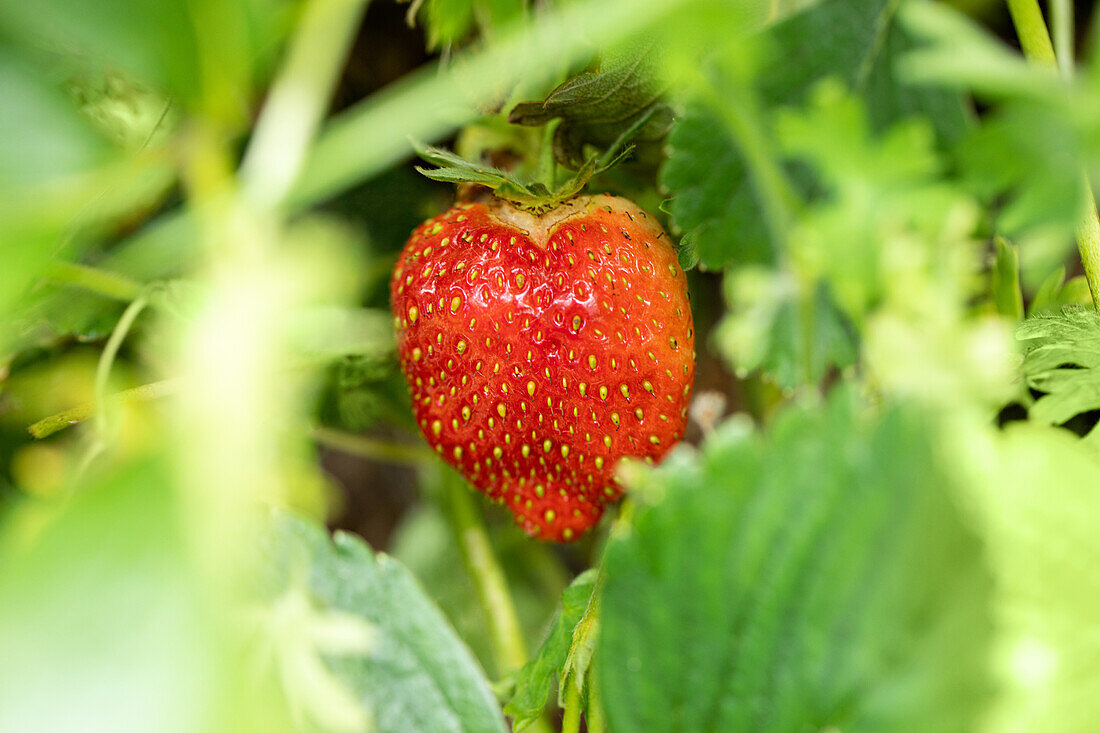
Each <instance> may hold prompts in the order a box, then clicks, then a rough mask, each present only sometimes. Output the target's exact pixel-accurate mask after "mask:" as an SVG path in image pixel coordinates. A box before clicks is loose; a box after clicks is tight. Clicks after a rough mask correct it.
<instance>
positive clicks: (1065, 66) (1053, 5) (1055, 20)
mask: <svg viewBox="0 0 1100 733" xmlns="http://www.w3.org/2000/svg"><path fill="white" fill-rule="evenodd" d="M1050 24H1051V26H1052V27H1053V29H1054V31H1053V35H1054V55H1055V56H1057V57H1058V69H1059V70H1060V71H1061V72H1062V76H1064V77H1065V78H1067V79H1068V78H1070V76H1072V75H1073V6H1072V5H1071V4H1070V0H1050Z"/></svg>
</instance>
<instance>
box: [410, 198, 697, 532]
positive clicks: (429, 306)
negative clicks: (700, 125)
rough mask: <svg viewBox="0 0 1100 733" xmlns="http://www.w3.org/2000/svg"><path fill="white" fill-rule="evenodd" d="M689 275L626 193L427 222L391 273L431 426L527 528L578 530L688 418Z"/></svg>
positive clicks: (483, 207)
mask: <svg viewBox="0 0 1100 733" xmlns="http://www.w3.org/2000/svg"><path fill="white" fill-rule="evenodd" d="M686 285H687V283H686V280H685V277H684V273H683V272H682V271H681V270H680V268H679V265H678V264H677V258H676V253H675V252H674V250H673V248H672V246H671V245H670V243H669V239H668V235H666V234H665V233H664V232H663V231H662V230H661V227H660V225H658V224H657V222H656V221H654V219H653V218H652V217H650V216H647V215H646V214H645V212H643V211H642V210H641V209H639V208H638V207H636V206H635V205H634V204H632V203H631V202H629V201H627V200H626V199H621V198H616V197H613V196H580V197H577V198H574V199H571V200H569V201H566V202H565V203H563V204H561V205H559V206H558V207H556V208H554V209H553V210H551V211H549V212H547V213H545V214H543V215H542V216H537V215H534V214H531V213H529V212H528V211H525V210H523V209H519V208H517V207H515V206H513V205H511V204H509V203H507V202H505V201H503V200H501V199H493V200H492V201H491V202H490V203H488V204H480V203H479V204H465V205H460V206H456V207H454V208H453V209H451V210H450V211H448V212H447V213H445V214H443V215H442V216H438V217H436V218H434V219H431V220H429V221H427V222H425V223H424V224H422V225H421V226H420V227H419V228H418V229H417V230H416V231H415V232H413V234H412V236H411V237H410V238H409V241H408V243H407V244H406V245H405V250H404V251H403V252H402V253H401V258H400V259H399V260H398V263H397V267H396V268H395V270H394V273H393V281H392V283H391V286H390V289H391V293H390V294H391V297H392V301H393V309H394V316H395V318H394V320H395V323H396V326H397V331H398V348H399V353H400V358H401V366H402V368H403V369H404V372H405V376H406V378H407V379H408V381H409V386H410V388H411V391H412V398H413V407H414V410H415V412H416V420H417V422H418V423H419V425H420V429H421V431H422V432H423V433H424V437H425V438H427V439H428V442H429V443H430V444H431V445H432V446H433V447H434V448H435V450H436V451H438V452H439V453H440V454H441V455H442V456H443V457H444V458H445V459H446V460H447V462H448V463H450V464H451V465H452V466H454V467H455V468H457V469H458V470H459V471H460V472H461V473H462V474H463V475H464V476H465V477H466V478H467V479H468V480H469V481H470V483H472V484H473V485H474V486H475V487H476V488H478V489H479V490H481V491H483V492H484V493H485V494H487V495H488V496H489V497H490V498H492V499H494V500H495V501H498V502H502V503H504V504H505V505H506V506H508V508H509V509H511V510H512V512H513V513H514V514H515V517H516V522H517V524H519V525H520V526H521V527H522V528H523V529H524V530H525V531H526V532H527V533H528V534H530V535H534V536H537V537H540V538H542V539H549V540H556V541H568V540H572V539H576V538H577V537H579V536H580V535H581V534H582V533H583V532H584V531H585V530H587V529H588V528H589V527H591V526H592V525H593V524H595V523H596V522H597V521H598V520H599V518H600V515H601V514H602V513H603V509H604V506H605V505H606V504H607V503H608V502H611V501H613V500H615V499H617V498H618V497H619V496H620V494H621V493H622V490H621V488H620V487H619V486H618V484H617V483H616V482H615V479H614V470H615V464H616V462H617V461H618V460H619V459H620V458H623V457H624V456H636V457H640V458H644V459H646V460H656V459H659V458H660V457H661V456H663V455H664V454H665V452H666V451H668V449H669V448H670V447H671V446H672V445H673V444H674V443H676V442H677V441H678V440H679V439H680V438H681V437H682V436H683V433H684V424H685V422H686V416H687V403H688V398H689V397H690V394H691V387H692V381H693V379H694V377H695V359H694V339H693V331H692V320H691V307H690V305H689V303H688V295H687V287H686Z"/></svg>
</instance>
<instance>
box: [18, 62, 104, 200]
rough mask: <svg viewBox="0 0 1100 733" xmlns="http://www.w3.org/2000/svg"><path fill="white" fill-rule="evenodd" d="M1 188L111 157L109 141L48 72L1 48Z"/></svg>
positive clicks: (27, 184)
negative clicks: (54, 82)
mask: <svg viewBox="0 0 1100 733" xmlns="http://www.w3.org/2000/svg"><path fill="white" fill-rule="evenodd" d="M0 87H2V88H3V89H4V96H5V101H4V105H3V107H0V191H10V190H11V189H12V188H14V187H16V186H18V187H31V186H36V185H41V184H44V183H46V182H49V181H51V180H55V179H58V178H62V177H64V176H72V175H74V174H78V173H83V172H85V171H88V170H90V169H93V168H95V167H97V166H99V165H101V164H103V163H104V162H106V161H107V160H108V156H107V153H108V147H107V145H106V142H105V141H104V140H103V139H102V138H101V137H99V136H98V135H96V134H95V133H94V132H93V131H92V129H91V128H90V127H89V126H88V125H86V124H85V121H84V119H83V118H82V117H81V116H80V114H79V113H78V112H77V110H76V108H75V107H74V106H73V104H72V102H71V101H70V100H69V99H68V97H67V96H66V95H65V93H64V92H63V91H62V90H61V89H60V88H58V87H56V86H54V85H52V84H51V83H50V82H48V81H47V79H46V78H45V75H44V74H42V72H40V71H39V70H37V69H35V68H34V67H32V66H31V65H30V64H28V63H26V62H25V61H23V60H21V59H19V58H17V57H16V56H14V55H12V54H11V52H10V50H5V51H2V52H0Z"/></svg>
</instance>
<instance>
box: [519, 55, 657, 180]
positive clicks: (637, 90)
mask: <svg viewBox="0 0 1100 733" xmlns="http://www.w3.org/2000/svg"><path fill="white" fill-rule="evenodd" d="M659 61H660V56H659V54H658V48H657V47H656V42H655V41H652V40H650V41H648V42H641V41H639V42H635V43H632V44H628V45H627V46H626V47H625V48H621V49H618V50H616V51H615V52H609V53H607V54H605V55H604V57H603V59H601V61H600V64H599V67H598V68H597V69H595V70H593V71H586V72H584V73H582V74H579V75H577V76H574V77H573V78H572V79H569V80H568V81H566V82H565V83H563V84H561V85H560V86H558V87H557V88H556V89H555V90H554V91H552V92H550V94H549V95H548V96H547V97H546V99H544V100H543V101H542V102H524V103H522V104H518V105H516V106H515V107H514V108H513V109H512V111H511V112H510V113H509V114H508V121H509V122H512V123H516V124H520V125H545V124H546V123H548V122H550V121H551V120H555V119H561V124H559V125H558V127H557V128H556V129H555V130H554V157H555V159H556V160H557V161H558V162H559V163H561V164H562V165H564V166H566V167H568V168H573V169H576V168H579V167H580V166H581V165H582V164H583V163H584V161H585V160H586V159H587V157H588V156H587V155H586V152H585V146H586V145H592V146H595V147H596V148H598V149H600V150H603V149H606V148H607V147H609V146H611V145H612V144H613V143H615V142H616V141H617V140H619V138H620V136H622V135H623V134H624V133H629V134H630V142H632V143H633V144H634V145H635V154H636V155H637V156H639V157H643V158H645V159H647V160H648V159H654V158H655V157H656V154H658V153H659V146H658V145H657V143H659V141H660V140H661V139H662V138H663V137H664V136H665V134H666V133H667V132H668V130H669V128H670V126H671V125H672V110H671V108H669V107H668V106H667V105H665V104H664V103H662V102H661V96H662V94H663V92H664V87H665V83H664V81H663V79H662V78H661V76H660V73H659V68H658V63H659Z"/></svg>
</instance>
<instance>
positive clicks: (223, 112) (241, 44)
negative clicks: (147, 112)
mask: <svg viewBox="0 0 1100 733" xmlns="http://www.w3.org/2000/svg"><path fill="white" fill-rule="evenodd" d="M280 4H281V3H280V2H278V0H244V1H243V2H233V3H223V2H217V1H216V0H131V2H125V3H116V2H85V1H84V0H41V1H40V2H36V3H33V4H27V3H5V4H4V5H3V6H0V28H5V29H7V30H8V31H9V32H12V33H13V34H14V35H15V37H16V38H20V39H23V40H24V43H28V42H30V43H35V44H36V45H37V44H46V45H49V46H50V47H51V48H52V49H54V50H58V51H60V52H62V53H65V54H75V55H79V56H82V57H85V58H87V59H88V60H89V63H90V64H91V65H92V66H93V67H96V68H102V69H109V68H119V69H122V70H124V71H125V72H126V73H127V75H128V76H131V77H132V78H133V79H135V80H138V81H140V82H143V83H145V84H147V85H149V86H150V87H153V88H155V89H157V90H159V91H162V92H166V93H169V94H174V95H177V98H178V99H180V100H181V101H182V102H183V103H184V104H185V106H194V105H196V104H200V105H202V106H203V107H204V109H205V111H206V112H207V113H210V114H213V115H215V116H217V117H219V118H221V119H222V120H233V121H237V122H241V121H243V120H244V118H245V113H246V112H247V111H248V104H249V102H250V101H251V94H250V93H249V92H250V90H249V88H248V87H249V85H250V83H251V82H252V75H253V74H254V72H255V66H256V65H258V63H259V62H260V61H262V60H264V59H265V58H266V57H267V56H268V55H269V54H270V52H271V50H272V47H273V41H275V40H276V32H277V31H279V30H281V29H282V28H281V27H282V25H283V24H282V22H281V19H280V14H279V13H278V12H277V11H278V9H279V6H280ZM30 39H34V40H33V41H30Z"/></svg>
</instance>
